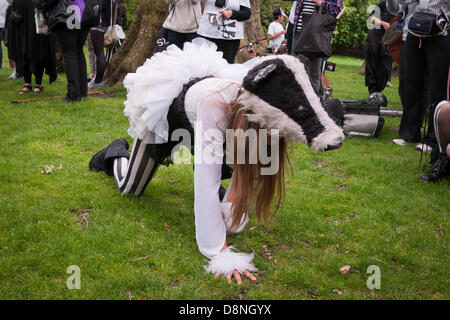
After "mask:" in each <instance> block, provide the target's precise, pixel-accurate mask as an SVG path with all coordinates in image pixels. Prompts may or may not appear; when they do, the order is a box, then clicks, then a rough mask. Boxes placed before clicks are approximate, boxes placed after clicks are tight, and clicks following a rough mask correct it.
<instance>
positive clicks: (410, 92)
mask: <svg viewBox="0 0 450 320" xmlns="http://www.w3.org/2000/svg"><path fill="white" fill-rule="evenodd" d="M416 2H417V6H416V7H415V11H414V14H417V13H423V14H428V15H434V16H435V17H436V18H437V17H439V16H445V17H446V18H447V19H449V18H450V2H449V1H448V0H417V1H416ZM400 3H403V1H399V0H389V1H388V4H389V8H391V10H393V11H395V10H396V9H397V8H399V4H400ZM414 14H413V17H412V18H411V20H410V22H409V23H408V36H407V38H406V41H405V42H404V44H403V47H402V51H403V50H404V54H405V56H404V58H403V61H404V65H405V68H406V76H405V79H406V81H405V84H404V101H402V104H403V115H402V120H401V122H400V139H396V140H398V141H397V142H396V141H393V142H394V143H396V144H400V145H403V144H406V143H407V142H415V143H417V142H421V143H420V144H418V145H417V146H416V149H417V150H419V151H425V152H429V151H431V150H432V149H433V147H436V145H437V143H436V137H435V134H434V123H433V121H432V116H431V115H432V114H433V113H434V108H435V106H436V105H437V104H438V103H439V102H440V101H443V100H446V99H447V100H450V92H449V87H450V36H449V35H448V33H449V32H450V28H449V26H448V25H447V26H446V27H445V26H442V27H443V29H444V30H441V28H440V27H438V26H437V24H436V25H435V26H433V28H432V29H431V30H430V34H428V35H425V34H420V33H419V32H418V31H417V30H415V27H417V26H418V25H419V24H420V23H417V24H412V23H411V22H412V21H413V19H414ZM425 81H427V82H428V88H429V90H428V91H426V90H425V88H426V83H425ZM424 101H428V104H427V105H426V106H425V108H424ZM429 106H431V108H430V107H429ZM427 111H428V112H429V114H430V116H429V117H428V124H427V125H428V132H427V134H426V135H425V137H424V138H423V140H422V139H421V128H422V124H423V121H424V118H425V115H426V113H427Z"/></svg>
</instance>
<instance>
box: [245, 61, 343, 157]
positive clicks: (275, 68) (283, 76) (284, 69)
mask: <svg viewBox="0 0 450 320" xmlns="http://www.w3.org/2000/svg"><path fill="white" fill-rule="evenodd" d="M249 64H250V71H249V72H248V74H247V75H246V76H245V78H244V80H243V83H242V86H243V88H244V89H245V90H244V92H243V94H242V95H241V96H240V97H239V102H240V103H241V104H242V105H243V108H244V109H246V110H249V111H250V112H249V113H248V114H247V119H248V120H249V121H250V122H255V123H258V124H259V125H260V126H261V127H263V128H267V129H278V130H279V135H280V136H281V137H284V138H285V139H287V140H292V141H298V140H300V141H303V142H305V143H306V144H308V146H312V147H313V148H314V149H315V150H317V151H326V150H332V149H337V148H339V147H340V146H341V145H342V141H343V139H344V134H343V132H342V129H341V128H339V127H338V126H337V125H336V124H335V122H334V121H333V120H332V119H331V118H330V116H329V115H328V113H327V111H326V110H325V108H324V107H323V106H322V103H321V102H320V99H319V97H318V96H317V94H316V93H315V92H314V89H313V88H312V86H311V82H310V80H309V77H308V74H307V73H306V70H305V67H304V66H303V64H302V63H301V62H300V61H299V60H298V59H297V58H295V57H292V56H288V55H280V56H277V57H273V56H272V57H265V58H257V59H254V60H252V61H251V62H249Z"/></svg>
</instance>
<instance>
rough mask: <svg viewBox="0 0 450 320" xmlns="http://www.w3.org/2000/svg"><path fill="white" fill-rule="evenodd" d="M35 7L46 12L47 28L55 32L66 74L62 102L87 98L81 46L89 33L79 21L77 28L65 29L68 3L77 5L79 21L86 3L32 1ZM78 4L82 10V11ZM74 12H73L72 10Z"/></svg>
mask: <svg viewBox="0 0 450 320" xmlns="http://www.w3.org/2000/svg"><path fill="white" fill-rule="evenodd" d="M34 5H35V6H36V8H38V9H40V10H42V12H43V13H45V14H47V23H48V28H49V30H50V31H51V32H53V33H54V34H55V35H56V38H57V40H58V42H59V44H60V46H61V51H62V53H63V57H64V69H65V72H66V76H67V94H66V98H65V99H64V100H63V102H74V101H80V100H81V98H84V97H87V93H88V88H87V70H86V57H85V56H84V52H83V46H84V44H85V43H86V38H87V35H88V33H89V29H90V26H85V25H83V24H81V23H80V26H79V28H77V27H74V28H72V29H69V28H68V19H69V17H70V16H71V14H69V13H68V12H70V9H69V5H74V6H78V7H79V8H80V14H81V16H80V17H77V19H78V21H81V18H82V16H83V11H84V8H85V3H84V1H82V0H70V1H67V0H34ZM81 7H82V8H83V10H81ZM73 12H75V11H73Z"/></svg>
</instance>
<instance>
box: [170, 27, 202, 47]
mask: <svg viewBox="0 0 450 320" xmlns="http://www.w3.org/2000/svg"><path fill="white" fill-rule="evenodd" d="M197 37H198V34H197V33H181V32H176V31H173V30H167V41H169V43H170V44H174V45H176V46H177V47H178V48H180V49H181V50H183V45H184V43H185V42H191V41H192V40H194V39H195V38H197Z"/></svg>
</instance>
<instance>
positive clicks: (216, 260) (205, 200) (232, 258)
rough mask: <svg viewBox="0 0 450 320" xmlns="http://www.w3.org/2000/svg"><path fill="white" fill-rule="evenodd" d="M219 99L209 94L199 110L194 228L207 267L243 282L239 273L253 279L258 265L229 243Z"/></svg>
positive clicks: (251, 256) (218, 273)
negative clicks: (222, 190) (222, 186)
mask: <svg viewBox="0 0 450 320" xmlns="http://www.w3.org/2000/svg"><path fill="white" fill-rule="evenodd" d="M218 97H219V98H218ZM219 99H220V95H218V94H216V95H210V96H207V97H206V98H204V99H202V102H201V105H200V106H199V107H198V111H197V121H196V126H195V143H194V161H195V168H194V194H195V203H194V211H195V231H196V239H197V244H198V247H199V250H200V252H201V253H202V254H203V255H204V256H206V257H207V258H209V259H211V260H210V263H209V265H208V266H207V268H206V270H207V271H208V272H211V273H213V274H214V275H215V276H219V275H221V274H222V275H225V276H226V277H227V279H228V280H229V281H231V277H232V276H233V275H234V277H235V278H236V281H237V282H238V283H240V282H241V278H240V274H242V275H244V276H247V277H249V278H250V279H251V280H253V279H256V278H254V276H250V275H251V274H250V273H249V272H248V271H254V270H255V268H254V267H253V266H252V265H251V260H252V259H253V255H248V254H244V253H237V252H234V251H233V248H232V247H227V243H226V232H227V230H226V224H225V221H224V217H223V215H222V209H221V204H220V200H219V187H220V182H221V174H222V162H223V156H224V154H223V143H224V134H223V131H222V130H219V129H218V123H221V122H222V121H223V120H224V119H225V116H226V115H225V112H224V110H223V103H222V102H220V101H219ZM232 197H233V196H232ZM231 199H232V198H230V200H231Z"/></svg>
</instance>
